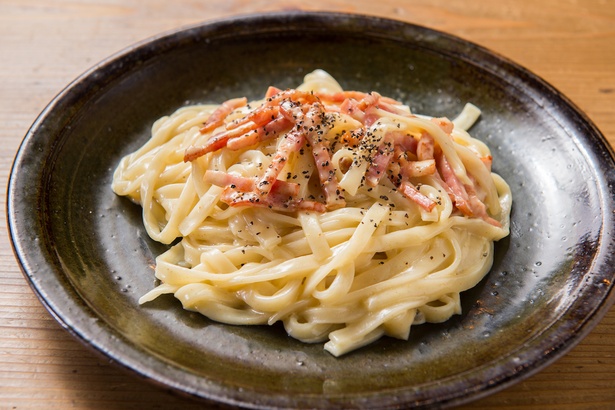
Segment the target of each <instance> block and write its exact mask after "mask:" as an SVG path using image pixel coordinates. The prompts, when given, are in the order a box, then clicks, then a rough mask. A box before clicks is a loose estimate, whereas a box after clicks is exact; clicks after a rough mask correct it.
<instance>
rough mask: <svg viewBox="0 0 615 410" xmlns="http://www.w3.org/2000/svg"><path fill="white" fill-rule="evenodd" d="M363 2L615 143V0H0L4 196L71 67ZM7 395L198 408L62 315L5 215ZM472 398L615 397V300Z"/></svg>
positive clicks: (601, 401) (82, 404)
mask: <svg viewBox="0 0 615 410" xmlns="http://www.w3.org/2000/svg"><path fill="white" fill-rule="evenodd" d="M289 9H303V10H331V11H345V12H361V13H364V14H371V15H378V16H384V17H391V18H395V19H400V20H405V21H408V22H412V23H417V24H421V25H425V26H428V27H431V28H435V29H439V30H443V31H447V32H449V33H452V34H455V35H457V36H460V37H462V38H465V39H468V40H471V41H473V42H476V43H478V44H480V45H483V46H485V47H487V48H490V49H492V50H494V51H496V52H498V53H500V54H502V55H504V56H506V57H508V58H510V59H512V60H514V61H516V62H518V63H520V64H521V65H523V66H525V67H527V68H529V69H530V70H532V71H534V72H535V73H536V74H538V75H540V76H541V77H543V78H544V79H546V80H547V81H548V82H550V83H551V84H553V85H554V86H555V87H556V88H558V89H559V90H560V91H562V92H563V93H564V94H566V95H567V96H568V97H569V98H570V99H571V100H572V101H573V102H574V103H575V104H577V105H578V106H579V107H580V108H581V109H582V110H583V111H585V112H586V113H587V114H588V115H589V117H590V118H591V119H592V120H593V121H594V122H595V123H596V124H597V126H598V127H599V128H600V129H601V130H602V132H603V133H604V135H605V136H606V137H607V138H608V140H609V141H610V143H611V144H615V2H612V1H609V0H602V1H601V0H583V1H577V0H539V1H537V0H532V1H530V0H499V1H497V2H486V1H470V0H464V1H456V2H452V1H450V0H435V1H427V0H379V1H373V0H347V1H342V0H310V1H307V0H305V1H300V0H294V1H291V0H289V1H283V0H266V1H248V0H236V1H218V0H205V1H188V0H186V1H181V2H180V1H162V0H151V1H147V2H145V1H139V0H98V1H94V0H88V1H74V0H73V1H63V0H47V1H41V0H3V1H2V2H0V141H1V144H0V177H1V178H0V180H1V181H2V184H3V185H2V187H1V189H0V196H1V197H0V204H1V205H0V206H2V207H4V206H5V202H6V194H5V192H6V186H5V185H4V184H5V183H6V180H7V178H8V176H9V172H10V166H11V162H12V159H13V156H14V155H15V152H16V150H17V148H18V146H19V143H20V141H21V139H22V138H23V136H24V134H25V133H26V131H27V130H28V127H29V126H30V124H31V123H32V122H33V120H34V119H35V118H36V116H37V115H38V113H39V112H40V111H41V110H42V109H43V108H44V107H45V105H46V104H47V103H48V102H49V101H50V100H51V99H52V98H53V96H54V95H55V94H56V93H57V92H59V91H60V90H61V89H62V88H63V87H64V86H65V85H66V84H68V83H69V82H70V81H71V80H72V79H73V78H75V77H76V76H77V75H79V74H80V73H82V72H83V71H85V70H86V69H87V68H89V67H90V66H92V65H93V64H95V63H96V62H97V61H99V60H101V59H103V58H105V57H107V56H108V55H109V54H112V53H114V52H116V51H118V50H120V49H122V48H124V47H126V46H128V45H130V44H132V43H134V42H136V41H138V40H142V39H144V38H147V37H149V36H152V35H154V34H157V33H159V32H161V31H165V30H170V29H175V28H178V27H180V26H183V25H188V24H193V23H197V22H200V21H203V20H208V19H214V18H220V17H226V16H231V15H236V14H239V13H253V12H265V11H280V10H289ZM0 229H1V230H2V235H0V408H6V409H27V408H37V407H38V408H46V409H48V408H58V409H59V408H62V409H65V408H87V409H109V408H158V409H167V408H169V409H170V408H177V407H182V408H186V409H187V408H197V407H198V406H197V405H196V404H195V403H193V402H191V401H187V400H185V399H182V398H177V397H174V396H172V395H170V394H169V393H167V392H165V391H163V390H159V389H157V388H154V387H152V386H150V385H149V384H147V383H145V382H143V381H141V380H139V379H138V378H137V377H134V376H133V375H130V374H126V373H124V372H123V370H121V369H118V368H116V367H115V366H114V365H111V364H109V363H108V362H106V361H105V360H102V359H101V358H100V357H99V356H97V355H94V354H93V353H92V352H90V351H89V350H88V349H87V348H85V347H84V346H82V345H81V344H80V343H78V342H77V341H75V340H73V338H72V337H71V336H70V335H69V334H68V333H67V332H65V331H64V330H62V329H61V328H60V326H59V325H58V324H57V323H56V322H55V321H54V320H53V318H52V317H51V316H50V315H49V314H48V313H47V312H46V310H45V309H44V308H43V307H42V305H41V304H40V302H39V301H38V300H37V298H36V297H35V295H34V294H33V292H32V291H31V290H30V288H29V287H28V284H27V282H26V280H25V279H24V277H23V276H22V274H21V272H20V270H19V267H18V265H17V263H16V261H15V259H14V257H13V253H12V250H11V245H10V242H9V239H8V235H7V228H6V223H5V221H4V219H3V222H2V224H1V226H0ZM466 408H474V409H478V408H486V409H496V408H507V409H511V408H526V409H528V408H541V409H546V408H553V409H555V408H557V409H562V408H566V409H568V408H569V409H588V408H596V409H598V408H601V409H602V408H615V309H611V310H610V313H608V314H607V315H606V317H605V318H604V319H603V320H602V322H601V323H600V324H599V325H598V326H597V327H596V328H595V329H594V330H593V332H592V333H591V334H590V335H589V336H588V337H587V338H585V339H584V341H583V342H582V343H581V344H580V345H578V346H577V347H575V348H574V349H573V350H572V351H571V352H569V353H568V354H567V355H566V356H565V357H563V358H562V359H560V360H559V361H558V362H556V363H555V364H553V365H551V366H550V367H548V368H546V369H544V370H543V371H541V372H540V373H538V374H536V375H534V376H532V377H530V378H529V379H527V380H525V381H522V382H520V383H518V384H517V385H515V386H513V387H510V388H508V389H506V390H504V391H502V392H499V393H496V394H494V395H492V396H490V397H487V398H484V399H482V400H478V401H476V402H474V403H472V404H471V405H468V406H466Z"/></svg>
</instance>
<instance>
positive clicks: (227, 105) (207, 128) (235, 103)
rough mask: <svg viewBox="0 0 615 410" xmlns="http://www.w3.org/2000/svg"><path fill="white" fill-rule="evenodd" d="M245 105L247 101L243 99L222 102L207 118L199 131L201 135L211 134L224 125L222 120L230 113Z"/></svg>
mask: <svg viewBox="0 0 615 410" xmlns="http://www.w3.org/2000/svg"><path fill="white" fill-rule="evenodd" d="M247 103H248V99H247V98H245V97H242V98H233V99H231V100H228V101H225V102H223V103H222V104H221V105H220V106H219V107H218V108H216V110H215V111H214V112H212V113H211V115H210V116H209V118H207V121H205V123H204V124H203V127H202V128H201V129H200V132H201V134H206V133H208V132H211V131H213V130H215V129H216V128H218V127H219V126H221V125H222V124H224V120H225V119H226V117H228V115H229V114H230V113H232V112H233V111H235V110H236V109H237V108H241V107H243V106H245V105H246V104H247Z"/></svg>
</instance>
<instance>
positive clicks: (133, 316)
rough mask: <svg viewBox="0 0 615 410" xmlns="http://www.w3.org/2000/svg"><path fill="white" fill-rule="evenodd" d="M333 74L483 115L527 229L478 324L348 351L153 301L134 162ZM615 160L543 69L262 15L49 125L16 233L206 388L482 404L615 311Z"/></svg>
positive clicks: (151, 374) (141, 350)
mask: <svg viewBox="0 0 615 410" xmlns="http://www.w3.org/2000/svg"><path fill="white" fill-rule="evenodd" d="M316 68H322V69H325V70H327V71H328V72H329V73H331V74H332V75H333V76H334V77H336V78H337V79H338V80H339V81H340V82H341V83H342V85H343V86H344V87H345V88H346V89H356V90H364V91H370V90H376V91H379V92H380V93H382V94H384V95H389V96H392V97H395V98H398V99H401V100H403V101H405V102H407V103H408V104H409V105H410V106H411V108H412V109H413V111H414V112H417V113H424V114H430V115H435V116H449V117H453V116H454V115H456V114H457V113H458V112H459V111H460V110H461V108H462V107H463V105H464V104H465V102H467V101H470V102H472V103H474V104H476V105H478V106H479V107H481V108H482V110H483V115H482V118H481V119H480V121H479V122H478V123H477V124H476V125H475V126H474V128H473V129H472V130H471V131H472V133H473V135H474V136H476V137H478V138H479V139H481V140H483V141H485V142H486V143H487V144H488V145H489V146H490V148H491V150H492V152H493V157H494V164H495V171H496V172H498V173H499V174H501V175H502V176H503V177H504V178H505V179H506V180H507V181H508V182H509V184H510V186H511V187H512V191H513V196H514V206H513V214H512V226H511V235H510V237H509V238H507V239H505V240H502V241H500V242H499V243H498V244H497V245H496V260H495V264H494V266H493V269H492V271H491V272H490V273H489V275H488V276H487V277H486V278H485V279H484V280H483V281H482V282H481V283H480V284H479V286H477V287H476V288H474V289H472V290H470V291H468V292H466V293H464V294H463V295H462V300H463V308H464V310H463V314H462V315H460V316H456V317H454V318H452V319H451V320H450V321H448V322H446V323H443V324H438V325H421V326H417V327H415V328H413V331H412V334H411V340H410V341H407V342H405V341H399V340H393V339H388V338H387V339H383V340H380V341H378V342H377V343H375V344H373V345H371V346H369V347H366V348H363V349H360V350H358V351H355V352H353V353H351V354H348V355H346V356H344V357H341V358H334V357H333V356H331V355H329V354H328V353H326V352H325V351H323V347H322V345H321V344H316V345H305V344H302V343H300V342H297V341H295V340H293V339H291V338H289V337H287V336H286V334H285V333H284V331H283V330H282V329H281V328H279V327H275V326H274V327H273V328H269V327H236V326H228V325H222V324H218V323H214V322H212V321H209V320H207V319H206V318H203V317H200V316H198V315H196V314H193V313H190V312H187V311H183V310H182V309H181V307H180V304H179V302H177V301H176V300H174V299H173V298H172V297H168V298H167V297H163V298H160V299H159V300H157V301H156V302H155V303H151V304H148V305H147V306H145V307H140V306H138V304H137V300H138V298H139V297H140V296H141V295H142V294H144V293H145V292H146V291H148V290H150V289H151V288H152V287H153V285H154V277H153V271H152V268H151V265H152V264H153V261H154V258H155V256H156V255H158V254H159V253H161V252H162V251H163V250H164V247H163V246H162V245H159V244H156V243H154V242H153V241H151V240H150V239H149V238H148V237H147V235H146V234H145V231H144V229H143V227H142V224H141V220H140V208H139V207H137V206H135V205H133V204H132V203H130V202H129V201H128V200H125V199H124V198H119V197H117V196H116V195H114V194H113V192H112V191H111V189H110V183H111V178H112V173H113V170H114V168H115V166H116V164H117V163H118V161H119V159H120V157H122V156H123V155H125V154H127V153H129V152H131V151H132V150H134V149H135V148H136V147H138V146H139V145H141V144H142V143H143V142H144V141H145V140H146V139H147V138H148V137H149V128H150V126H151V124H152V123H153V121H154V120H155V119H157V118H159V117H160V116H162V115H165V114H169V113H171V112H172V111H174V110H175V109H176V108H178V107H179V106H182V105H185V104H188V103H196V102H220V101H222V100H224V99H227V98H230V97H235V96H243V95H245V96H248V97H249V98H257V97H260V96H262V93H263V92H264V90H265V89H266V87H267V86H269V85H276V86H278V87H280V88H284V87H293V86H296V85H298V84H299V83H300V82H301V80H302V78H303V76H304V75H305V74H306V73H307V72H309V71H312V70H314V69H316ZM614 182H615V165H614V159H613V152H612V150H611V149H610V148H609V146H608V144H607V142H606V141H605V139H604V138H603V136H602V135H601V134H600V132H599V131H598V130H597V129H596V127H595V126H594V125H593V124H592V123H591V122H590V121H589V120H588V119H587V118H586V117H585V116H584V115H583V114H582V113H580V112H579V111H578V110H577V109H576V108H575V107H574V106H573V105H572V104H571V103H570V102H569V101H568V100H567V99H566V98H565V97H563V96H562V95H561V94H559V93H558V92H557V91H556V90H555V89H553V88H552V87H551V86H549V85H548V84H546V83H545V82H544V81H542V80H541V79H539V78H537V77H536V76H535V75H533V74H531V73H529V72H528V71H526V70H524V69H523V68H521V67H519V66H517V65H515V64H513V63H511V62H510V61H507V60H505V59H503V58H501V57H499V56H497V55H495V54H493V53H491V52H489V51H487V50H485V49H483V48H481V47H478V46H476V45H474V44H471V43H468V42H466V41H463V40H460V39H458V38H455V37H452V36H449V35H447V34H443V33H440V32H437V31H433V30H429V29H425V28H423V27H417V26H413V25H410V24H405V23H401V22H396V21H389V20H383V19H379V18H372V17H365V16H356V15H343V14H322V13H315V14H311V13H305V14H304V13H291V14H270V15H258V16H247V17H243V18H237V19H231V20H225V21H216V22H210V23H207V24H204V25H199V26H195V27H190V28H187V29H185V30H181V31H177V32H174V33H170V34H166V35H162V36H160V37H157V38H154V39H151V40H149V41H147V42H144V43H141V44H138V45H136V46H134V47H131V48H129V49H128V50H126V51H124V52H122V53H120V54H118V55H116V56H113V57H111V58H109V59H108V60H106V61H104V62H102V63H100V64H99V65H97V66H96V67H94V68H93V69H91V70H90V71H89V72H87V73H85V74H84V75H83V76H81V77H80V78H78V79H77V80H76V81H75V82H73V83H72V84H71V85H70V86H69V87H67V88H66V89H65V90H64V91H62V92H61V93H60V95H59V96H58V97H57V98H56V99H54V100H53V101H52V102H51V103H50V105H49V106H48V107H47V108H46V109H45V111H44V112H43V113H42V114H41V116H40V117H39V118H38V119H37V121H36V122H35V123H34V124H33V126H32V128H31V129H30V131H29V132H28V134H27V135H26V137H25V140H24V142H23V145H22V146H21V148H20V150H19V152H18V154H17V157H16V160H15V164H14V168H13V172H12V175H11V179H10V186H9V196H8V211H9V214H8V220H9V225H10V232H11V236H12V240H13V244H14V248H15V253H16V255H17V258H18V259H19V262H20V263H21V266H22V268H23V271H24V273H25V275H26V276H27V278H28V279H29V281H30V283H31V285H32V288H33V289H34V291H35V292H36V293H37V295H38V296H39V297H40V299H41V300H42V302H43V303H44V304H45V306H46V307H47V308H48V309H49V311H50V312H51V313H52V314H53V316H54V317H56V318H57V319H58V321H60V323H61V324H62V325H63V326H64V327H65V328H66V329H68V330H69V331H70V332H71V333H73V334H74V335H75V336H76V337H77V338H79V339H80V340H81V341H83V342H84V343H86V344H87V345H90V346H92V347H94V348H95V349H96V350H98V351H100V352H102V353H103V354H105V355H107V356H108V357H109V358H110V359H112V360H113V361H115V362H117V363H120V364H121V365H123V366H125V367H127V368H129V369H132V370H134V371H135V372H136V373H138V374H140V375H142V376H144V377H146V378H147V379H150V380H152V381H154V382H157V383H158V384H162V385H165V386H167V387H171V388H173V389H175V390H177V391H180V392H183V393H187V394H188V395H191V396H194V397H197V398H201V399H206V400H212V401H216V402H218V403H224V404H229V405H239V406H245V407H254V408H270V407H275V408H286V407H292V408H312V407H320V408H322V407H331V408H341V407H344V408H348V407H353V408H370V409H376V408H398V407H412V406H416V407H420V406H430V405H441V406H447V405H454V404H460V403H464V402H467V401H470V400H473V399H476V398H478V397H481V396H484V395H486V394H489V393H492V392H494V391H497V390H498V389H501V388H504V387H506V386H509V385H511V384H512V383H514V382H516V381H519V380H520V379H522V378H524V377H527V376H529V375H530V374H532V373H534V372H536V371H538V370H539V369H541V368H543V367H544V366H546V365H547V364H549V363H551V362H552V361H553V360H555V359H556V358H558V357H560V356H562V355H563V354H564V353H565V352H567V351H568V350H569V349H570V348H571V347H572V346H573V345H575V344H576V343H578V342H579V341H580V340H581V338H582V337H583V336H585V335H586V334H587V333H588V332H589V331H590V330H591V329H592V328H593V326H594V325H595V324H596V323H597V322H598V320H599V319H600V318H601V317H602V316H603V315H604V314H605V313H606V312H607V310H608V308H609V307H610V306H611V304H612V303H613V299H614V298H615V295H614V292H613V282H615V278H614V270H613V266H615V242H614V241H613V234H614V227H615V221H614V218H615V215H614V214H613V209H615V203H614V198H615V192H614V190H615V188H614Z"/></svg>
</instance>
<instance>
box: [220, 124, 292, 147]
mask: <svg viewBox="0 0 615 410" xmlns="http://www.w3.org/2000/svg"><path fill="white" fill-rule="evenodd" d="M292 125H293V124H292V123H291V122H290V121H288V120H287V119H286V118H284V117H282V116H278V117H276V118H275V119H273V120H272V121H270V122H269V123H268V124H265V125H263V126H261V127H258V128H255V129H253V130H251V131H250V132H247V133H245V134H243V135H240V136H238V137H232V138H230V139H229V140H228V141H227V143H226V147H227V148H228V149H230V150H233V151H236V150H238V149H242V148H246V147H249V146H251V145H254V144H256V143H258V142H263V141H267V140H270V139H273V138H277V137H278V135H279V134H280V133H282V132H284V131H286V130H288V129H290V128H291V127H292Z"/></svg>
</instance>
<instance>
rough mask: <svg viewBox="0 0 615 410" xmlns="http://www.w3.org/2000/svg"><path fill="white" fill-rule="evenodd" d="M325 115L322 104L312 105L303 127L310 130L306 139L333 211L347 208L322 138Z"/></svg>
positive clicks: (329, 153)
mask: <svg viewBox="0 0 615 410" xmlns="http://www.w3.org/2000/svg"><path fill="white" fill-rule="evenodd" d="M324 115H325V113H324V110H323V108H322V105H321V104H312V106H311V108H310V109H309V110H308V112H307V114H306V115H305V121H304V124H303V127H304V129H307V130H308V132H307V134H306V137H307V140H308V142H309V143H310V145H311V146H312V156H313V157H314V162H315V163H316V169H317V170H318V179H319V180H320V184H321V186H322V188H323V191H324V194H325V201H326V204H327V209H329V210H333V209H338V208H342V207H344V206H346V201H345V200H344V196H343V195H342V193H341V189H340V185H339V181H338V180H337V176H336V175H335V169H333V164H332V163H331V152H330V151H329V147H328V141H325V140H324V139H323V138H322V137H321V136H320V134H321V133H320V132H319V131H320V129H321V128H322V126H323V124H322V121H323V118H324Z"/></svg>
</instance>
